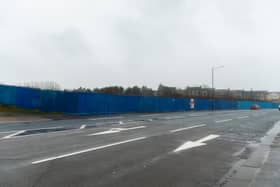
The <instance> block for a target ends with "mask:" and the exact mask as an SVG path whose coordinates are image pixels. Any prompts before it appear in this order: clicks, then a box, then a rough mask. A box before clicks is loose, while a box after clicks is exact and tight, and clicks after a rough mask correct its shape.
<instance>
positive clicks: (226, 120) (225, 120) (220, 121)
mask: <svg viewBox="0 0 280 187" xmlns="http://www.w3.org/2000/svg"><path fill="white" fill-rule="evenodd" d="M232 120H233V119H223V120H219V121H215V122H216V123H224V122H228V121H232Z"/></svg>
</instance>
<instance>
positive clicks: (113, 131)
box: [87, 126, 146, 136]
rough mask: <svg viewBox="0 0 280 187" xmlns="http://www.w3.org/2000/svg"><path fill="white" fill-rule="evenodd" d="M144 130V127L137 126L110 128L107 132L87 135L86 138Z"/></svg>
mask: <svg viewBox="0 0 280 187" xmlns="http://www.w3.org/2000/svg"><path fill="white" fill-rule="evenodd" d="M143 128H146V126H138V127H130V128H112V129H110V130H107V131H102V132H98V133H94V134H88V135H87V136H98V135H104V134H113V133H118V132H121V131H129V130H135V129H143Z"/></svg>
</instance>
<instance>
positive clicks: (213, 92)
mask: <svg viewBox="0 0 280 187" xmlns="http://www.w3.org/2000/svg"><path fill="white" fill-rule="evenodd" d="M221 68H224V66H213V67H212V110H214V109H215V106H214V105H215V87H214V86H215V85H214V84H215V83H214V82H215V70H216V69H221Z"/></svg>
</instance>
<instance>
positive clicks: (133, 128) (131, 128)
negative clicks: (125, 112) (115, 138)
mask: <svg viewBox="0 0 280 187" xmlns="http://www.w3.org/2000/svg"><path fill="white" fill-rule="evenodd" d="M143 128H146V126H138V127H130V128H124V129H122V130H121V131H129V130H135V129H143Z"/></svg>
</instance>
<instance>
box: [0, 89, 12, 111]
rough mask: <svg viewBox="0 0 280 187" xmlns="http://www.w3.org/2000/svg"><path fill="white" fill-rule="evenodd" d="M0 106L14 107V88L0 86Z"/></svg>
mask: <svg viewBox="0 0 280 187" xmlns="http://www.w3.org/2000/svg"><path fill="white" fill-rule="evenodd" d="M0 104H4V105H13V106H15V105H16V87H14V86H2V85H0Z"/></svg>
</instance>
